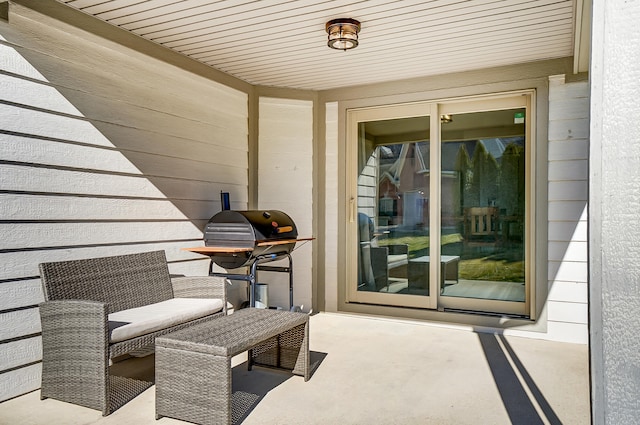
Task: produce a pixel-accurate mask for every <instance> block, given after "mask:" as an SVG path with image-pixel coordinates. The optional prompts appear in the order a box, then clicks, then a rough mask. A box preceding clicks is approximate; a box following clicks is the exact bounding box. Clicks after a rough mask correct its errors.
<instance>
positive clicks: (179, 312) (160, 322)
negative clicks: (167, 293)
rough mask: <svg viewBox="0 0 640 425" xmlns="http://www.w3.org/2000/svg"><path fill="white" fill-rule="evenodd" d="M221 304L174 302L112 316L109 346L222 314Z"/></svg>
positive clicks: (192, 300)
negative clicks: (211, 315)
mask: <svg viewBox="0 0 640 425" xmlns="http://www.w3.org/2000/svg"><path fill="white" fill-rule="evenodd" d="M222 306H223V303H222V300H220V299H210V298H173V299H170V300H167V301H162V302H159V303H155V304H150V305H145V306H143V307H137V308H132V309H129V310H122V311H118V312H115V313H111V314H110V315H109V331H110V338H109V341H110V342H120V341H124V340H127V339H131V338H135V337H137V336H141V335H145V334H148V333H150V332H154V331H159V330H161V329H165V328H168V327H171V326H175V325H178V324H180V323H185V322H188V321H190V320H194V319H198V318H200V317H204V316H207V315H209V314H213V313H217V312H219V311H221V310H222Z"/></svg>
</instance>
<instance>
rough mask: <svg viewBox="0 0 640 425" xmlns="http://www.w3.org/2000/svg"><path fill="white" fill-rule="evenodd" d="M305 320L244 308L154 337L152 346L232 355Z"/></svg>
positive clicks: (284, 313)
mask: <svg viewBox="0 0 640 425" xmlns="http://www.w3.org/2000/svg"><path fill="white" fill-rule="evenodd" d="M308 321H309V316H308V315H307V314H306V313H295V312H290V311H283V310H268V309H261V308H245V309H241V310H238V311H236V312H234V313H233V314H231V315H229V316H224V317H220V318H216V319H213V320H210V321H207V322H204V323H199V324H196V325H194V326H191V327H189V328H186V329H182V330H179V331H176V332H172V333H170V334H167V335H165V336H162V337H159V338H156V345H159V346H161V347H165V348H176V349H183V350H188V351H193V352H198V353H205V354H213V355H217V356H235V355H236V354H240V353H242V352H244V351H246V350H248V349H249V348H251V347H253V346H255V345H256V344H258V343H259V342H262V341H264V340H265V339H268V338H271V337H273V336H276V335H279V334H281V333H283V332H285V331H287V330H289V329H291V328H293V327H295V326H299V325H302V324H305V323H307V322H308Z"/></svg>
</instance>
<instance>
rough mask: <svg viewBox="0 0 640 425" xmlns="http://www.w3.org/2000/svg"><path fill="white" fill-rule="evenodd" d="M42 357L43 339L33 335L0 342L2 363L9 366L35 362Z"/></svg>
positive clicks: (0, 361)
mask: <svg viewBox="0 0 640 425" xmlns="http://www.w3.org/2000/svg"><path fill="white" fill-rule="evenodd" d="M40 359H42V339H41V337H39V336H38V337H33V338H27V339H21V340H18V341H12V342H8V343H6V344H0V364H3V365H5V366H6V367H8V368H13V367H18V366H21V365H25V364H28V363H34V362H37V361H39V360H40Z"/></svg>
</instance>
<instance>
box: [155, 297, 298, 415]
mask: <svg viewBox="0 0 640 425" xmlns="http://www.w3.org/2000/svg"><path fill="white" fill-rule="evenodd" d="M247 350H248V351H249V354H248V367H249V370H251V367H252V365H261V366H268V367H275V368H281V369H287V370H290V371H292V372H293V373H294V374H297V375H302V376H304V379H305V381H307V380H308V379H309V374H310V366H309V317H308V316H307V315H306V314H304V313H293V312H288V311H274V310H264V309H254V308H249V309H242V310H239V311H236V312H235V313H233V314H232V315H230V316H226V317H223V318H221V319H218V320H215V321H211V322H209V323H206V324H204V323H203V324H198V325H194V326H192V327H189V328H188V329H184V330H181V331H178V332H174V333H171V334H169V335H166V336H163V337H161V338H158V339H156V418H160V417H162V416H167V417H171V418H176V419H181V420H185V421H189V422H194V423H199V424H203V425H213V424H231V423H232V408H231V396H232V385H231V376H232V372H231V358H232V357H233V356H235V355H236V354H240V353H242V352H244V351H247Z"/></svg>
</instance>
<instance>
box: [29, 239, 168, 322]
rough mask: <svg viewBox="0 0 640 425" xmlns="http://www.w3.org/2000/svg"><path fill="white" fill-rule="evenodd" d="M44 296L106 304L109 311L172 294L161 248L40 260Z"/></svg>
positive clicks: (132, 306)
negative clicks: (107, 255) (97, 256)
mask: <svg viewBox="0 0 640 425" xmlns="http://www.w3.org/2000/svg"><path fill="white" fill-rule="evenodd" d="M39 267H40V278H41V280H42V288H43V290H44V297H45V300H47V301H52V300H71V299H73V300H91V301H100V302H104V303H107V304H109V313H112V312H116V311H120V310H126V309H129V308H135V307H141V306H143V305H147V304H152V303H155V302H160V301H165V300H168V299H170V298H173V289H172V286H171V277H170V276H169V268H168V267H167V259H166V256H165V253H164V251H153V252H143V253H139V254H127V255H117V256H113V257H101V258H90V259H84V260H70V261H57V262H51V263H41V264H40V265H39Z"/></svg>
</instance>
